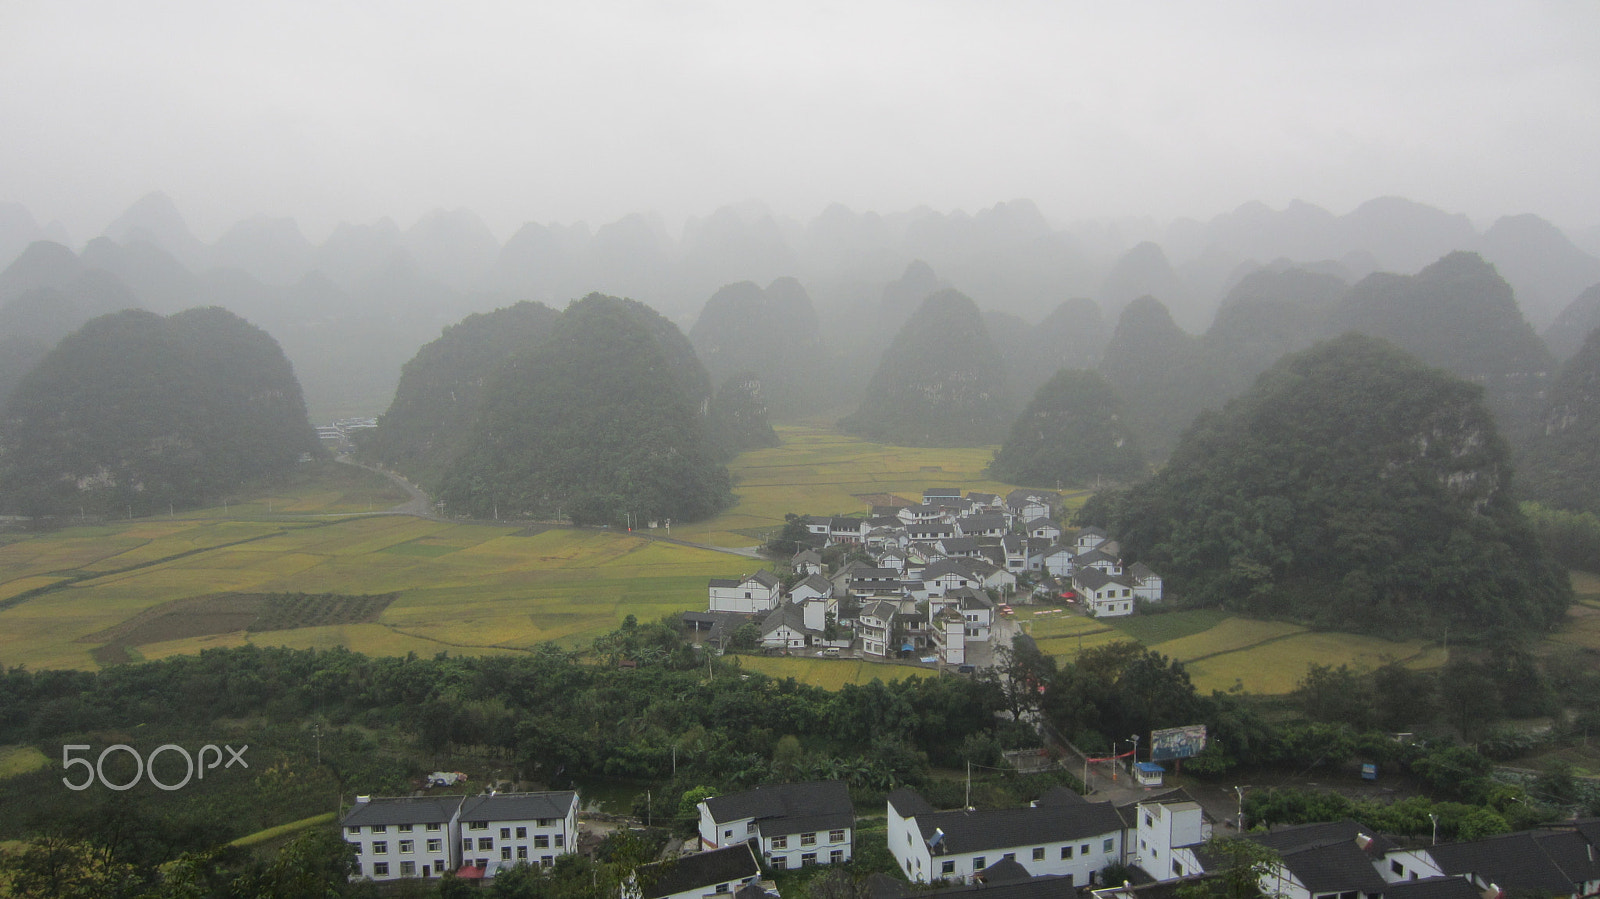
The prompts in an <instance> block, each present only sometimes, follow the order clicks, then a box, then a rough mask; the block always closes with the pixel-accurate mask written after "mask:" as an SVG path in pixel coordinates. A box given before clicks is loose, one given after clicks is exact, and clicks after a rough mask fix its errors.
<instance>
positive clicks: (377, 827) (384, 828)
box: [372, 824, 389, 833]
mask: <svg viewBox="0 0 1600 899" xmlns="http://www.w3.org/2000/svg"><path fill="white" fill-rule="evenodd" d="M388 830H389V825H387V824H374V825H372V832H373V833H387V832H388Z"/></svg>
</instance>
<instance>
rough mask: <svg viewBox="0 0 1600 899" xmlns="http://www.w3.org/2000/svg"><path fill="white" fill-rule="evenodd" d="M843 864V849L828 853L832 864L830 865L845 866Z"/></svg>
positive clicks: (829, 861) (829, 862)
mask: <svg viewBox="0 0 1600 899" xmlns="http://www.w3.org/2000/svg"><path fill="white" fill-rule="evenodd" d="M843 863H844V850H843V849H835V850H833V851H832V852H830V853H828V864H830V865H838V864H843Z"/></svg>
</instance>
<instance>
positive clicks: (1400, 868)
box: [1389, 862, 1406, 877]
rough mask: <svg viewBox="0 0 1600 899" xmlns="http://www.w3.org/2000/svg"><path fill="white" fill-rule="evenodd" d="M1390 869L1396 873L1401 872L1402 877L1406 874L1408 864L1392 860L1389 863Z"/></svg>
mask: <svg viewBox="0 0 1600 899" xmlns="http://www.w3.org/2000/svg"><path fill="white" fill-rule="evenodd" d="M1389 870H1390V871H1393V872H1394V873H1396V874H1399V875H1400V876H1401V877H1404V876H1405V875H1406V866H1405V865H1402V864H1400V863H1399V862H1390V863H1389Z"/></svg>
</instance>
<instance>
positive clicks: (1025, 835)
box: [888, 789, 1123, 886]
mask: <svg viewBox="0 0 1600 899" xmlns="http://www.w3.org/2000/svg"><path fill="white" fill-rule="evenodd" d="M888 832H889V834H888V839H889V852H890V854H891V855H893V856H894V858H895V861H896V862H898V863H899V865H900V870H901V871H902V872H904V873H905V875H906V879H908V880H910V881H912V882H913V883H934V882H937V881H941V880H944V881H951V882H956V883H970V882H972V880H973V878H974V876H975V875H979V874H982V873H983V871H984V870H986V869H987V868H988V867H989V866H990V865H992V864H995V863H996V862H999V861H1001V860H1002V859H1009V860H1010V861H1014V862H1016V863H1017V864H1019V865H1021V866H1022V867H1023V868H1024V869H1025V870H1026V871H1027V872H1028V873H1029V874H1030V875H1031V876H1034V877H1040V876H1061V877H1071V878H1072V879H1071V881H1070V883H1069V885H1076V886H1084V885H1087V884H1092V883H1093V882H1094V878H1095V876H1096V875H1097V874H1098V873H1099V872H1100V871H1101V870H1102V869H1103V868H1105V867H1106V866H1107V865H1110V864H1112V863H1114V862H1121V861H1122V860H1123V842H1122V839H1123V822H1122V817H1121V816H1120V815H1118V814H1117V810H1116V809H1115V808H1113V807H1112V805H1111V803H1109V802H1083V803H1063V804H1050V805H1038V806H1034V807H1030V808H1006V809H977V810H975V809H957V810H955V811H945V812H941V811H935V810H934V809H933V807H932V806H930V805H928V803H927V801H926V800H924V799H923V798H922V796H920V795H919V794H917V793H916V792H915V791H913V790H907V789H900V790H895V791H894V792H893V793H890V794H889V801H888Z"/></svg>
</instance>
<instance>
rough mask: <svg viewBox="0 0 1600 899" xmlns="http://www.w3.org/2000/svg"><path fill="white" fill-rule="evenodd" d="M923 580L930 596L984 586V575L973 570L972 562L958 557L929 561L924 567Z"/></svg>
mask: <svg viewBox="0 0 1600 899" xmlns="http://www.w3.org/2000/svg"><path fill="white" fill-rule="evenodd" d="M922 580H923V583H925V584H926V585H927V590H928V595H930V596H943V595H945V594H946V593H948V592H950V591H951V590H958V589H960V588H962V587H967V588H973V589H975V588H978V587H982V586H983V578H982V576H980V575H979V574H978V573H977V572H976V571H975V570H973V566H972V565H971V563H969V562H965V561H960V560H956V559H940V560H939V561H937V562H929V563H928V565H927V567H925V568H923V569H922Z"/></svg>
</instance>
